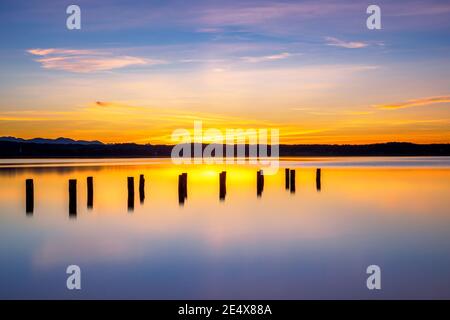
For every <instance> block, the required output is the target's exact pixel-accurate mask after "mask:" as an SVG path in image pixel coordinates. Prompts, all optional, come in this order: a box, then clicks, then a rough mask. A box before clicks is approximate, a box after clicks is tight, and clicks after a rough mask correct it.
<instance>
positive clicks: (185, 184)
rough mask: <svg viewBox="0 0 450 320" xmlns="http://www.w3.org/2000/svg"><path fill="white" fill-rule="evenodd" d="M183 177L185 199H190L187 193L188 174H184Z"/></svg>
mask: <svg viewBox="0 0 450 320" xmlns="http://www.w3.org/2000/svg"><path fill="white" fill-rule="evenodd" d="M181 175H182V176H183V188H184V198H185V199H187V197H188V193H187V173H186V172H183V173H182V174H181Z"/></svg>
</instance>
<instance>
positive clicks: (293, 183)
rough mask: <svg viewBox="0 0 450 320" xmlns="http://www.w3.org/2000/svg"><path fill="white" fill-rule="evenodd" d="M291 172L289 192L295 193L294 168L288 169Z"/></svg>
mask: <svg viewBox="0 0 450 320" xmlns="http://www.w3.org/2000/svg"><path fill="white" fill-rule="evenodd" d="M290 173H291V181H290V183H291V185H290V189H291V193H295V170H292V169H291V170H290Z"/></svg>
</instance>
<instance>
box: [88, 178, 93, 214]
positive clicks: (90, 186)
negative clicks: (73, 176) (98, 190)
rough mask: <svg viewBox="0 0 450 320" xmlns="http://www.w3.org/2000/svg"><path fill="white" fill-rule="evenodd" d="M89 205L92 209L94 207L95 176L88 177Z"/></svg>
mask: <svg viewBox="0 0 450 320" xmlns="http://www.w3.org/2000/svg"><path fill="white" fill-rule="evenodd" d="M86 183H87V207H88V209H92V208H93V207H94V178H93V177H87V179H86Z"/></svg>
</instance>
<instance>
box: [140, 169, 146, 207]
mask: <svg viewBox="0 0 450 320" xmlns="http://www.w3.org/2000/svg"><path fill="white" fill-rule="evenodd" d="M144 199H145V178H144V175H143V174H141V175H140V176H139V200H140V201H141V203H144Z"/></svg>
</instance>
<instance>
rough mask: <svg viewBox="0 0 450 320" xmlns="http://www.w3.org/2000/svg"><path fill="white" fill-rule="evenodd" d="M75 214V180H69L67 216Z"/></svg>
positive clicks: (73, 216) (74, 215) (72, 216)
mask: <svg viewBox="0 0 450 320" xmlns="http://www.w3.org/2000/svg"><path fill="white" fill-rule="evenodd" d="M76 216H77V180H76V179H70V180H69V217H71V218H75V217H76Z"/></svg>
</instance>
